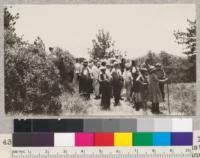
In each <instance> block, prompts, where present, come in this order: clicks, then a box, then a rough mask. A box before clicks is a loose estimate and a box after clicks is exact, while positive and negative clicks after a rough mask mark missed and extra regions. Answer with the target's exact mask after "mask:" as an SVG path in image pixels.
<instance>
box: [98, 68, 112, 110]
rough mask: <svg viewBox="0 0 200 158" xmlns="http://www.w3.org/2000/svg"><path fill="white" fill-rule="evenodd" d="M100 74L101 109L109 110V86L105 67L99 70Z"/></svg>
mask: <svg viewBox="0 0 200 158" xmlns="http://www.w3.org/2000/svg"><path fill="white" fill-rule="evenodd" d="M100 70H101V74H100V76H99V82H100V83H101V94H102V96H101V107H102V109H105V110H109V109H110V99H111V85H110V78H109V76H108V75H107V74H106V67H105V66H102V67H101V68H100Z"/></svg>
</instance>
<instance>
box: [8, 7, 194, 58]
mask: <svg viewBox="0 0 200 158" xmlns="http://www.w3.org/2000/svg"><path fill="white" fill-rule="evenodd" d="M12 7H13V8H12V9H11V12H13V13H16V12H19V13H20V18H19V19H18V21H17V24H16V32H17V34H18V35H24V39H25V40H29V41H30V42H33V41H34V39H35V38H36V37H37V36H40V37H41V38H42V40H43V41H44V43H45V45H46V48H48V47H49V46H53V47H54V46H59V47H62V48H63V49H67V50H69V51H70V52H71V53H72V54H73V55H74V56H76V57H77V56H80V57H88V56H89V55H88V48H92V39H94V38H95V35H96V33H97V32H98V29H102V28H103V29H104V30H105V31H109V32H110V34H111V35H112V38H113V40H115V41H116V48H118V49H120V50H121V51H123V52H124V51H126V52H127V56H128V57H131V58H134V57H138V56H141V55H145V54H146V53H147V51H148V50H152V51H155V52H157V53H158V52H160V51H161V50H165V51H167V52H168V53H171V54H175V55H179V56H180V55H182V50H183V47H182V46H180V45H178V44H177V43H175V42H174V40H175V38H174V35H173V32H174V30H177V29H179V30H183V31H184V30H186V28H187V25H188V23H187V19H191V20H194V19H195V5H193V4H179V5H178V4H143V5H140V4H131V5H124V4H123V5H14V6H12Z"/></svg>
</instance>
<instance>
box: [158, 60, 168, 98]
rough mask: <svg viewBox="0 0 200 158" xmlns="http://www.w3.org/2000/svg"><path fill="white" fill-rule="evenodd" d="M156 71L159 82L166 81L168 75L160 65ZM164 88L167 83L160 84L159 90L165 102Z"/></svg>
mask: <svg viewBox="0 0 200 158" xmlns="http://www.w3.org/2000/svg"><path fill="white" fill-rule="evenodd" d="M156 69H157V73H156V74H157V76H158V79H159V80H163V79H166V74H165V72H164V70H163V69H162V66H161V64H160V63H157V64H156ZM164 87H165V82H159V88H160V91H161V94H162V98H163V100H165V89H164Z"/></svg>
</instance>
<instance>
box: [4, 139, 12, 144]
mask: <svg viewBox="0 0 200 158" xmlns="http://www.w3.org/2000/svg"><path fill="white" fill-rule="evenodd" d="M3 145H12V140H11V139H4V140H3Z"/></svg>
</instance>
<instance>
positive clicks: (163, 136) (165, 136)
mask: <svg viewBox="0 0 200 158" xmlns="http://www.w3.org/2000/svg"><path fill="white" fill-rule="evenodd" d="M153 145H154V146H171V133H170V132H154V133H153Z"/></svg>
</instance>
